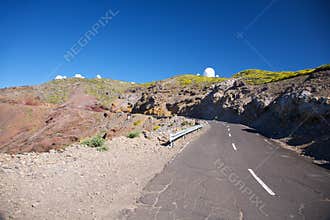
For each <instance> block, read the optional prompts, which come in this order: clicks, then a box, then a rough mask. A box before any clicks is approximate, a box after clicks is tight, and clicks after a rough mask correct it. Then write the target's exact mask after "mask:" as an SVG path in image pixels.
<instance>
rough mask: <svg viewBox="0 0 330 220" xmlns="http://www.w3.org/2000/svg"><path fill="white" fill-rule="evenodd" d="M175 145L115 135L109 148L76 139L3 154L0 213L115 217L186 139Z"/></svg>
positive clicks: (1, 215)
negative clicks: (42, 149) (44, 149)
mask: <svg viewBox="0 0 330 220" xmlns="http://www.w3.org/2000/svg"><path fill="white" fill-rule="evenodd" d="M207 129H208V126H206V127H205V128H204V129H202V131H199V132H195V133H193V134H190V135H189V138H185V139H182V140H179V141H178V142H177V143H175V146H174V147H173V148H168V147H164V146H161V145H159V144H158V143H157V142H155V141H152V140H149V139H146V138H144V137H138V138H134V139H129V138H126V137H117V138H114V139H113V140H112V141H110V142H107V143H106V144H107V145H108V147H109V150H108V151H106V152H98V151H96V150H95V149H93V148H88V147H84V146H81V145H72V146H70V147H67V148H66V149H65V150H63V151H51V152H48V153H25V154H18V155H8V154H0V219H116V216H117V215H118V214H119V212H120V210H122V209H133V208H134V207H135V201H136V200H137V198H138V197H139V196H140V192H141V191H142V189H143V187H144V186H145V185H146V184H147V183H148V181H150V180H151V179H152V178H153V177H154V176H155V175H156V174H157V173H160V172H161V171H162V169H163V168H164V166H165V165H166V164H167V163H168V162H169V161H171V159H173V158H174V157H175V156H176V155H177V154H178V153H179V152H180V151H181V150H182V149H183V148H184V146H186V144H187V143H188V140H189V141H191V140H193V139H195V138H197V137H198V136H199V135H200V134H201V133H203V132H205V130H207Z"/></svg>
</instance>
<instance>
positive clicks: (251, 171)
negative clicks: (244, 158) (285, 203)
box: [248, 169, 275, 196]
mask: <svg viewBox="0 0 330 220" xmlns="http://www.w3.org/2000/svg"><path fill="white" fill-rule="evenodd" d="M248 171H249V172H250V173H251V175H252V176H253V177H254V179H256V180H257V181H258V183H259V184H260V185H261V186H262V187H263V188H264V189H265V190H266V191H267V192H268V193H269V194H270V195H272V196H275V193H274V192H273V191H272V190H271V189H270V188H269V187H268V186H267V185H266V184H265V183H264V182H263V181H262V180H261V179H260V178H259V177H258V176H257V175H256V174H255V173H254V172H253V170H252V169H248Z"/></svg>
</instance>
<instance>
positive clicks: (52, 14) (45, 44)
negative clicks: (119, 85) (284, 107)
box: [0, 0, 330, 87]
mask: <svg viewBox="0 0 330 220" xmlns="http://www.w3.org/2000/svg"><path fill="white" fill-rule="evenodd" d="M109 10H111V11H112V12H113V13H116V15H114V16H113V17H112V19H111V20H110V19H109ZM329 11H330V2H329V1H327V0H323V1H322V0H273V1H272V0H254V1H245V0H242V1H235V0H223V1H222V0H214V1H208V0H201V1H188V0H187V1H183V0H166V1H165V0H164V1H154V0H150V1H149V0H145V1H137V0H134V1H133V0H120V1H101V0H98V1H91V0H90V1H73V0H72V1H70V0H67V1H64V0H63V1H62V0H56V1H55V0H54V1H51V0H45V1H41V0H39V1H36V0H35V1H32V0H24V1H23V0H22V1H19V0H2V1H1V3H0V26H1V32H2V34H1V38H0V87H7V86H16V85H32V84H39V83H43V82H45V81H48V80H51V79H53V78H54V77H55V76H56V75H57V74H62V75H66V76H72V75H74V74H75V73H81V74H83V75H85V76H86V77H95V75H96V74H101V75H102V76H103V77H106V78H113V79H119V80H125V81H135V82H146V81H153V80H159V79H164V78H167V77H171V76H173V75H176V74H182V73H198V72H199V73H201V72H203V69H204V68H205V67H208V66H210V67H213V68H215V70H216V72H217V73H219V74H220V75H221V76H224V77H229V76H231V75H232V74H234V73H235V72H238V71H240V70H243V69H248V68H259V69H268V70H274V71H277V70H296V69H303V68H311V67H315V66H318V65H321V64H324V63H330V41H329V36H330V28H329V27H330V14H329ZM102 17H103V18H102ZM100 19H101V20H100ZM102 19H103V20H102ZM104 19H105V20H104ZM105 21H106V22H107V23H105ZM100 22H103V24H102V25H101V23H100ZM95 25H99V27H101V28H99V29H98V30H97V33H96V32H95V30H96V29H95V27H96V26H95ZM100 25H101V26H100ZM93 27H94V29H93ZM93 30H94V32H93ZM88 31H89V33H91V31H92V32H93V33H94V35H93V36H91V37H89V38H88V39H87V38H86V35H84V34H85V33H86V32H88ZM79 39H84V41H83V42H85V44H84V46H83V47H80V48H79V50H76V51H78V52H77V54H76V55H75V56H74V57H73V58H72V59H70V61H69V62H68V61H67V60H66V59H65V58H64V55H65V54H66V53H67V52H68V51H69V50H70V48H72V47H74V45H76V46H77V42H78V41H79ZM86 39H87V40H86ZM80 44H81V41H80ZM78 45H79V44H78Z"/></svg>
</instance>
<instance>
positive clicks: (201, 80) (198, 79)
mask: <svg viewBox="0 0 330 220" xmlns="http://www.w3.org/2000/svg"><path fill="white" fill-rule="evenodd" d="M175 79H176V81H177V82H178V83H179V85H180V86H187V85H192V84H197V85H201V84H202V85H205V84H206V85H207V84H214V83H219V82H222V81H224V80H226V78H218V77H206V76H197V75H192V74H185V75H180V76H177V77H175Z"/></svg>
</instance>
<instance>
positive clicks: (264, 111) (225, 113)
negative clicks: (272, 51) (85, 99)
mask: <svg viewBox="0 0 330 220" xmlns="http://www.w3.org/2000/svg"><path fill="white" fill-rule="evenodd" d="M172 85H173V84H168V83H162V82H160V83H156V85H153V86H151V87H149V88H148V89H147V92H144V93H143V94H142V96H141V98H140V100H139V101H138V102H137V103H136V104H135V105H134V107H133V112H139V113H150V112H152V113H154V112H155V111H156V112H158V113H163V114H164V115H171V114H172V115H173V114H177V115H184V116H189V117H193V118H203V119H219V120H224V121H230V122H237V123H243V124H246V125H249V126H251V127H253V128H255V129H256V130H257V131H258V132H261V133H263V134H264V135H266V136H268V137H271V138H274V139H280V140H281V141H284V142H285V143H287V144H289V145H291V146H294V147H296V148H295V149H297V150H299V151H300V152H301V153H303V154H305V155H308V156H312V157H314V158H316V159H318V160H328V161H329V160H330V148H329V146H330V70H329V69H316V70H314V71H310V72H308V73H307V74H301V75H297V76H295V77H293V78H289V79H284V80H279V81H276V82H272V83H262V84H257V85H253V84H251V83H248V82H247V80H245V79H244V78H242V77H238V78H233V79H229V80H226V81H223V82H220V83H216V84H212V85H208V86H203V87H198V86H196V85H191V86H189V87H186V88H174V87H173V86H172Z"/></svg>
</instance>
